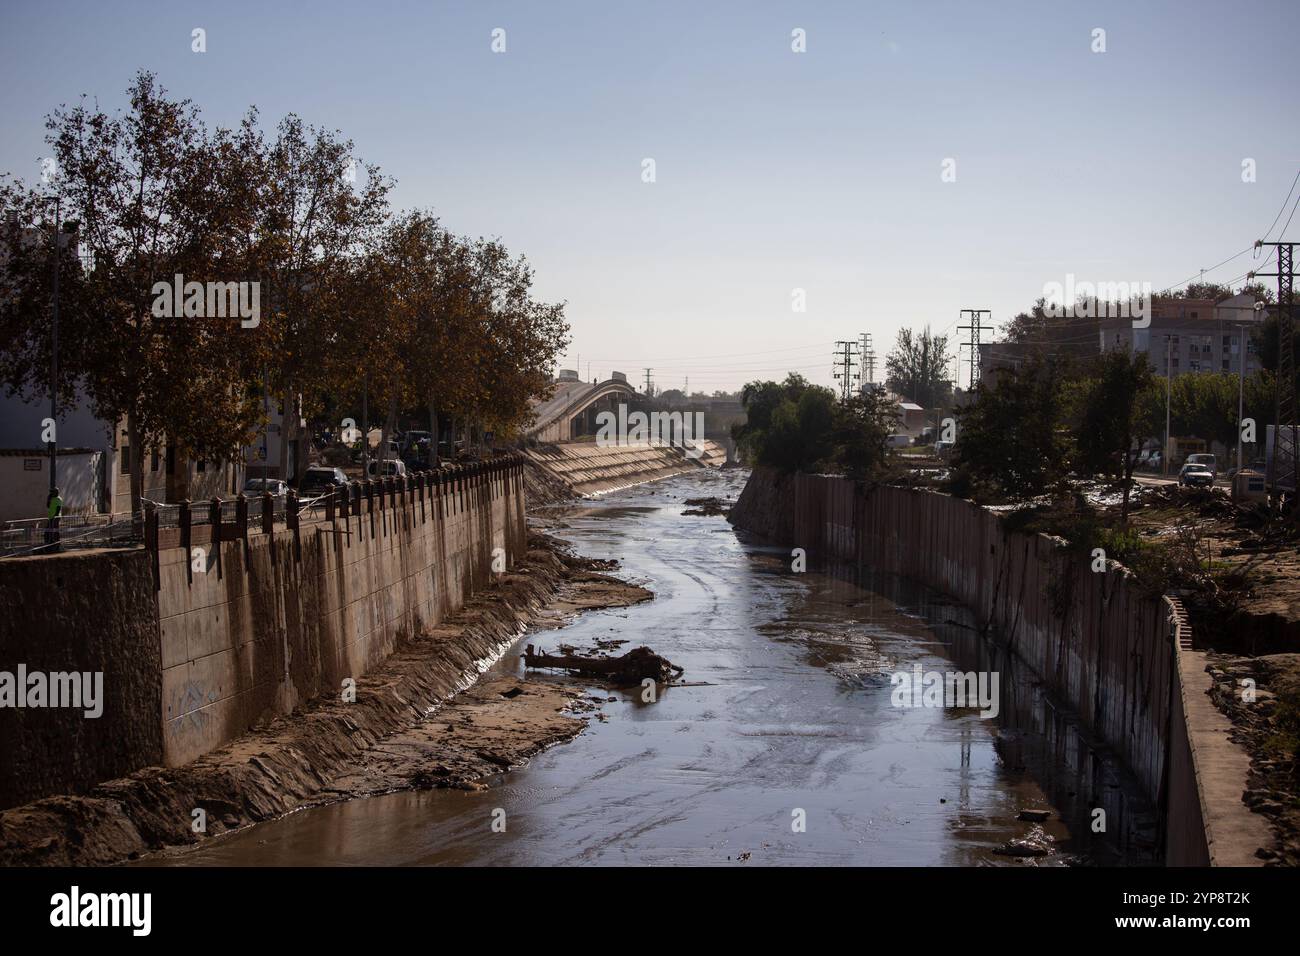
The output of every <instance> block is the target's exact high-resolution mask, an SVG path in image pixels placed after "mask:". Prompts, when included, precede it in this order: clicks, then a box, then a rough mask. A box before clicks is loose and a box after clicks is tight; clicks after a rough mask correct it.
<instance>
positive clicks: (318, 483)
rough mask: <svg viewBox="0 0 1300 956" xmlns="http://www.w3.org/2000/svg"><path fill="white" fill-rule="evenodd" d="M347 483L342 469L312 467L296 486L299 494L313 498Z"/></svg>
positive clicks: (322, 466) (320, 466) (321, 466)
mask: <svg viewBox="0 0 1300 956" xmlns="http://www.w3.org/2000/svg"><path fill="white" fill-rule="evenodd" d="M347 483H348V476H347V475H345V474H343V469H342V468H329V467H326V466H324V465H313V466H312V467H311V468H308V469H307V473H306V474H304V475H303V476H302V481H301V482H299V484H298V491H299V493H300V494H303V495H311V496H313V497H315V496H316V495H319V494H321V493H322V492H325V491H329V490H330V489H331V488H338V487H341V486H342V485H346V484H347Z"/></svg>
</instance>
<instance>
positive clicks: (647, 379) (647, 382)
mask: <svg viewBox="0 0 1300 956" xmlns="http://www.w3.org/2000/svg"><path fill="white" fill-rule="evenodd" d="M653 371H654V369H652V368H648V369H646V370H645V397H646V398H653V397H654V394H653V393H652V392H651V389H652V388H654V386H653V385H652V384H651V383H650V373H651V372H653Z"/></svg>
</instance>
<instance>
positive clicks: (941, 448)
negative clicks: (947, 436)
mask: <svg viewBox="0 0 1300 956" xmlns="http://www.w3.org/2000/svg"><path fill="white" fill-rule="evenodd" d="M955 444H956V442H950V441H944V440H943V439H942V438H940V439H939V440H938V441H937V442H935V443H934V455H935V457H936V458H947V457H948V456H949V455H951V454H952V448H953V445H955Z"/></svg>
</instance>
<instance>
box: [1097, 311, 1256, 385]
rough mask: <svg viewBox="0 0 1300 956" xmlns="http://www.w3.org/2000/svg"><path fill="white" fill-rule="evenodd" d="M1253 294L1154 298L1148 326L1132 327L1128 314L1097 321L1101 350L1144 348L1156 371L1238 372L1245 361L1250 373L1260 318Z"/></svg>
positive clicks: (1252, 370)
mask: <svg viewBox="0 0 1300 956" xmlns="http://www.w3.org/2000/svg"><path fill="white" fill-rule="evenodd" d="M1255 302H1256V300H1255V298H1254V296H1251V295H1247V294H1242V295H1235V296H1233V297H1232V298H1230V299H1224V300H1223V301H1221V302H1215V301H1214V300H1213V299H1154V300H1152V303H1151V324H1150V326H1149V327H1147V328H1134V327H1133V321H1132V320H1131V319H1127V318H1113V319H1100V320H1099V325H1100V336H1101V341H1100V344H1101V348H1102V350H1103V351H1109V350H1112V349H1121V348H1122V349H1127V350H1129V351H1132V352H1143V353H1145V354H1146V355H1147V357H1148V359H1149V360H1150V362H1151V366H1152V367H1153V368H1154V369H1155V371H1156V374H1157V375H1165V374H1166V373H1168V374H1170V375H1172V376H1174V377H1177V376H1179V375H1182V374H1184V373H1187V372H1231V373H1233V374H1237V373H1239V372H1240V371H1241V369H1242V362H1243V361H1244V362H1245V372H1246V374H1247V375H1250V374H1251V373H1253V372H1257V371H1259V369H1260V364H1259V355H1258V353H1257V351H1256V349H1255V344H1254V342H1253V341H1252V340H1251V332H1252V330H1253V329H1254V328H1256V327H1257V326H1258V325H1259V324H1260V323H1262V322H1263V321H1264V311H1263V310H1256V309H1255Z"/></svg>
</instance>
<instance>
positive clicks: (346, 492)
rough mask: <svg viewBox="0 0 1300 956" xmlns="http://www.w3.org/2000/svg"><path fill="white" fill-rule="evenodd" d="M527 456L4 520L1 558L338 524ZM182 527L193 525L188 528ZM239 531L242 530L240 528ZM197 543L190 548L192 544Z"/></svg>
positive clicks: (517, 463) (457, 485) (459, 485)
mask: <svg viewBox="0 0 1300 956" xmlns="http://www.w3.org/2000/svg"><path fill="white" fill-rule="evenodd" d="M522 463H523V459H522V457H521V456H519V455H516V454H513V453H511V454H506V455H497V456H495V457H493V458H489V459H484V460H483V461H477V462H470V463H466V464H458V465H457V464H453V465H444V466H443V467H441V468H438V469H432V470H421V471H416V472H411V473H408V474H405V475H389V476H385V477H382V478H377V479H361V480H354V481H350V482H348V483H347V484H344V485H339V486H338V487H336V488H335V489H334V490H333V491H327V492H324V493H322V494H319V495H315V496H312V497H308V498H300V497H298V495H297V492H295V491H293V490H292V489H291V490H290V491H289V492H288V493H287V494H284V495H272V494H271V493H270V492H265V493H263V494H261V495H253V496H247V495H244V494H242V493H241V494H239V495H236V496H235V497H233V498H220V497H217V498H212V499H208V500H200V501H198V502H192V501H188V500H186V501H180V502H164V501H154V500H152V499H148V498H146V499H143V500H142V504H143V506H144V520H143V521H141V520H138V519H137V518H136V516H135V515H133V514H131V513H130V512H116V513H113V514H97V515H63V516H61V517H60V518H59V525H58V527H57V532H58V533H57V535H51V534H50V531H51V530H54V529H51V528H50V523H49V520H48V519H46V518H23V519H16V520H10V521H4V522H0V559H2V558H10V557H25V556H31V555H40V554H50V553H53V552H55V551H65V550H80V549H89V548H122V547H140V546H145V547H150V548H153V549H154V550H157V549H158V548H159V547H161V548H163V549H164V550H165V549H166V548H169V547H180V546H181V540H182V538H183V539H184V540H185V541H187V542H189V543H190V544H193V543H196V539H203V540H206V541H211V540H212V539H213V537H214V535H213V534H212V532H211V530H205V531H198V532H197V533H196V529H211V528H214V527H220V529H221V530H220V531H218V533H217V534H216V535H215V537H216V538H217V540H222V541H226V540H233V539H234V538H235V537H240V538H247V536H248V528H249V527H250V525H251V527H252V528H254V529H260V531H261V532H262V533H264V534H271V533H273V532H274V531H275V530H276V529H277V528H281V529H286V530H296V528H297V527H298V526H299V525H300V524H301V523H302V522H303V521H306V522H307V523H308V524H310V523H313V522H316V521H333V520H334V517H335V516H336V515H342V516H347V515H348V514H349V513H350V512H352V513H354V509H358V508H360V505H361V502H362V501H374V500H376V496H377V495H378V497H379V500H380V501H381V503H382V502H383V501H389V502H393V503H395V502H396V501H397V499H398V497H399V496H401V495H407V496H409V495H411V494H412V493H414V492H416V491H417V490H419V489H421V488H429V489H434V490H435V493H437V494H442V493H443V491H442V490H443V489H444V488H447V487H452V488H454V489H456V490H457V491H459V492H461V493H462V494H463V492H464V489H465V485H466V483H467V482H469V481H471V480H476V479H479V478H481V477H484V476H487V475H492V474H497V473H500V472H503V471H505V470H508V469H515V470H516V471H517V470H518V469H520V468H522ZM182 529H186V530H184V531H182ZM235 529H239V530H238V531H237V532H236V530H235ZM187 546H189V545H187Z"/></svg>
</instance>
